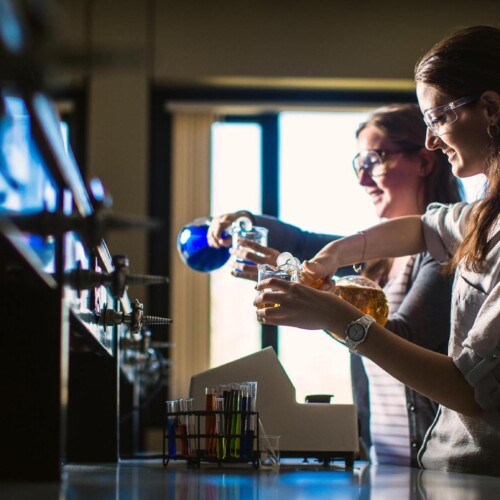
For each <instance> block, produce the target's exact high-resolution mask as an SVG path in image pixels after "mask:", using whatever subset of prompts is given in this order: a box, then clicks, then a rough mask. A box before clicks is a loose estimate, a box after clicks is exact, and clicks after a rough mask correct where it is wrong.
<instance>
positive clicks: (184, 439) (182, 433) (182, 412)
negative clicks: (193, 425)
mask: <svg viewBox="0 0 500 500" xmlns="http://www.w3.org/2000/svg"><path fill="white" fill-rule="evenodd" d="M186 411H187V410H186V400H185V399H179V420H178V424H177V425H178V429H179V437H180V445H181V451H182V455H183V456H185V457H187V456H188V455H189V451H188V430H187V423H188V416H187V414H186Z"/></svg>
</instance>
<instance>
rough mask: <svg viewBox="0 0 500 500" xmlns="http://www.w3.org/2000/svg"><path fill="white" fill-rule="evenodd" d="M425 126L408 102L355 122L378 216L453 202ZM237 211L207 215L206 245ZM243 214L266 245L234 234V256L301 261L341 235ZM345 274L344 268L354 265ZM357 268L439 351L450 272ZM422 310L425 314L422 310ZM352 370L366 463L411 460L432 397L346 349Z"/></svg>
mask: <svg viewBox="0 0 500 500" xmlns="http://www.w3.org/2000/svg"><path fill="white" fill-rule="evenodd" d="M425 131H426V127H425V124H424V122H423V120H422V113H421V112H420V110H419V108H418V106H417V105H414V104H395V105H391V106H385V107H382V108H379V109H377V110H375V111H374V112H373V113H372V114H371V115H370V116H369V118H368V119H367V121H366V122H364V123H362V124H361V125H360V126H359V127H358V130H357V132H356V137H357V148H358V153H357V154H356V156H355V157H354V160H353V168H354V174H355V175H356V176H357V178H358V181H359V183H360V184H361V185H362V186H363V187H364V188H365V190H366V193H367V194H368V195H369V196H370V197H371V199H372V201H373V204H374V207H375V211H376V213H377V215H378V216H379V217H380V218H387V219H392V218H395V217H401V216H406V215H415V214H423V213H424V211H425V208H426V206H427V205H428V204H429V203H431V202H433V201H439V202H442V203H453V202H457V201H459V200H460V196H459V189H458V184H457V181H456V179H455V178H454V177H453V175H452V174H451V170H450V165H449V164H448V161H447V159H446V157H445V156H444V155H443V154H442V153H441V152H440V151H435V152H433V151H428V150H426V149H425V146H424V143H425ZM242 213H243V212H238V213H233V214H226V215H224V216H222V217H218V218H215V219H214V220H213V221H212V225H211V230H212V237H211V238H212V244H214V245H215V244H217V245H221V244H224V243H225V244H228V242H227V241H223V240H221V239H219V235H220V234H221V233H222V231H223V230H224V229H225V228H226V227H227V226H229V225H230V224H231V223H232V221H234V220H235V219H236V218H237V217H238V216H240V215H242ZM247 214H248V213H247ZM248 215H250V216H252V217H253V219H254V223H255V224H256V225H259V226H265V227H267V228H268V229H269V247H267V248H264V247H260V246H258V245H256V244H254V243H253V242H247V241H242V245H241V247H240V248H239V249H238V250H235V251H234V252H235V253H236V255H237V256H238V257H239V258H240V259H242V260H247V261H248V260H250V261H253V262H257V263H263V262H267V263H270V264H274V265H275V264H276V257H277V255H279V253H280V252H281V251H289V252H291V253H292V254H293V255H295V256H297V257H298V258H300V259H305V258H307V257H310V256H311V255H314V254H315V253H316V252H317V251H319V250H320V249H321V248H322V247H323V246H324V245H325V244H327V243H329V242H331V241H332V240H334V239H338V238H339V237H338V236H334V235H325V234H315V233H309V232H306V231H302V230H300V229H299V228H297V227H295V226H292V225H289V224H285V223H283V222H280V221H278V220H276V219H274V218H272V217H266V216H257V215H252V214H248ZM255 267H256V266H251V265H248V264H244V263H235V264H234V269H233V274H234V275H235V276H243V277H246V278H251V279H255V278H256V272H255ZM337 274H338V273H337ZM347 274H352V268H350V269H348V271H347ZM363 274H364V275H366V276H368V277H370V278H371V279H373V280H375V281H377V282H378V283H379V284H380V285H381V286H382V287H383V288H384V291H385V293H386V295H387V297H388V299H389V310H390V316H389V321H388V323H387V325H386V328H387V329H389V330H390V331H392V332H393V333H395V334H396V335H399V336H401V337H402V338H405V339H408V340H410V341H412V342H415V343H416V344H418V345H421V346H424V347H426V348H428V349H432V350H435V351H437V352H442V353H445V352H446V350H447V346H448V338H449V324H450V323H449V315H450V296H451V280H450V279H449V278H446V277H444V276H442V274H441V273H440V265H439V264H438V263H437V262H436V261H435V260H434V259H433V258H432V257H431V256H430V255H429V254H428V253H417V254H416V255H412V256H411V257H399V258H396V259H384V260H374V261H371V262H369V263H368V264H367V265H366V266H365V269H364V271H363ZM423 309H424V310H426V311H428V314H427V315H423V314H421V310H423ZM351 374H352V383H353V399H354V402H355V403H356V405H357V407H358V415H359V417H360V421H361V441H362V444H363V446H364V448H365V450H366V451H367V452H368V453H369V455H370V459H371V461H372V462H373V463H384V464H400V465H414V466H416V465H417V451H418V449H419V448H420V446H421V444H422V442H423V438H424V435H425V432H426V431H427V429H428V427H429V426H430V424H431V423H432V420H433V419H434V416H435V413H436V410H437V405H436V404H435V403H433V402H431V401H430V400H429V399H427V398H425V397H423V396H421V395H420V394H418V393H416V392H415V391H412V390H410V389H409V388H407V387H405V386H404V385H403V384H401V383H400V382H399V381H397V380H396V379H394V378H393V377H391V376H389V375H387V374H386V373H385V372H384V371H383V370H380V369H379V368H378V367H377V366H376V365H375V364H373V363H371V362H370V361H369V360H367V359H363V358H361V357H360V356H358V355H356V354H353V356H352V357H351Z"/></svg>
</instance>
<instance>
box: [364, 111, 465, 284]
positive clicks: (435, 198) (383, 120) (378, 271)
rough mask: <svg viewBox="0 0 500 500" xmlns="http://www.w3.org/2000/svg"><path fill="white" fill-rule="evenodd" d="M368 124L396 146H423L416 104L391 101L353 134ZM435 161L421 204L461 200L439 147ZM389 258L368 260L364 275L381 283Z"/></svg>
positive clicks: (423, 128) (423, 127) (422, 126)
mask: <svg viewBox="0 0 500 500" xmlns="http://www.w3.org/2000/svg"><path fill="white" fill-rule="evenodd" d="M368 126H374V127H377V128H378V129H380V130H381V131H382V132H383V133H384V134H385V136H386V137H387V138H388V139H390V140H391V142H393V143H394V144H395V145H396V146H398V147H400V148H401V149H408V150H409V151H412V150H414V151H420V150H421V149H422V148H425V136H426V130H427V127H426V125H425V123H424V120H423V117H422V112H421V111H420V108H419V107H418V106H417V105H416V104H391V105H389V106H383V107H381V108H377V109H376V110H375V111H373V112H372V113H371V114H370V115H369V117H368V119H367V120H366V121H365V122H363V123H361V124H360V125H359V126H358V129H357V131H356V137H358V136H359V134H360V133H361V131H362V130H363V129H365V128H366V127H368ZM432 153H433V156H434V159H435V162H434V168H433V169H432V171H431V173H430V174H429V175H428V176H427V177H426V178H425V204H426V206H427V205H428V204H429V203H432V202H440V203H456V202H459V201H461V200H462V198H463V196H462V186H461V183H460V181H459V180H458V179H457V178H456V177H455V176H454V175H453V173H452V172H451V167H450V164H449V163H448V158H447V157H446V155H445V154H443V152H442V151H440V150H435V151H432ZM391 263H392V259H381V260H376V261H370V262H368V263H367V264H366V266H365V269H364V274H365V275H366V276H368V277H369V278H371V279H373V280H375V281H377V282H378V283H379V284H381V285H383V284H385V282H386V281H387V277H388V273H389V270H390V266H391Z"/></svg>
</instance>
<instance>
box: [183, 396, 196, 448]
mask: <svg viewBox="0 0 500 500" xmlns="http://www.w3.org/2000/svg"><path fill="white" fill-rule="evenodd" d="M184 407H185V408H186V425H187V434H188V455H189V456H190V457H195V456H196V451H197V450H198V448H199V443H197V441H196V440H197V437H198V421H197V419H196V415H195V414H194V400H193V398H188V399H185V400H184Z"/></svg>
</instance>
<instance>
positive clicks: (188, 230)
mask: <svg viewBox="0 0 500 500" xmlns="http://www.w3.org/2000/svg"><path fill="white" fill-rule="evenodd" d="M207 232H208V224H206V225H188V226H185V227H184V228H183V229H182V230H181V231H180V233H179V236H178V237H177V249H178V250H179V255H180V256H181V259H182V261H183V262H184V264H186V265H188V266H189V267H190V268H191V269H194V270H195V271H201V272H203V273H208V272H210V271H214V270H215V269H219V268H220V267H222V266H223V265H224V264H225V263H226V262H227V261H228V260H229V257H230V254H229V248H226V247H222V248H213V247H211V246H209V245H208V240H207Z"/></svg>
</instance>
